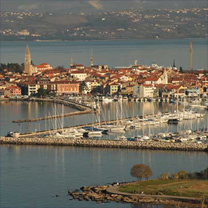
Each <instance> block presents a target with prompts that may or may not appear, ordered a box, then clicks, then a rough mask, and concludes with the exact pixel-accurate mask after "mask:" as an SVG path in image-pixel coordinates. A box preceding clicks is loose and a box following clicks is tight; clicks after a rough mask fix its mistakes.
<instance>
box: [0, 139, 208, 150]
mask: <svg viewBox="0 0 208 208" xmlns="http://www.w3.org/2000/svg"><path fill="white" fill-rule="evenodd" d="M1 144H11V145H50V146H74V147H90V148H116V149H118V148H121V149H145V150H147V149H149V150H171V151H174V150H175V151H203V152H206V151H207V150H208V148H207V144H197V143H171V142H156V141H146V142H141V141H113V140H95V139H94V140H93V139H65V138H55V137H50V138H49V137H48V138H38V137H34V138H12V137H0V145H1Z"/></svg>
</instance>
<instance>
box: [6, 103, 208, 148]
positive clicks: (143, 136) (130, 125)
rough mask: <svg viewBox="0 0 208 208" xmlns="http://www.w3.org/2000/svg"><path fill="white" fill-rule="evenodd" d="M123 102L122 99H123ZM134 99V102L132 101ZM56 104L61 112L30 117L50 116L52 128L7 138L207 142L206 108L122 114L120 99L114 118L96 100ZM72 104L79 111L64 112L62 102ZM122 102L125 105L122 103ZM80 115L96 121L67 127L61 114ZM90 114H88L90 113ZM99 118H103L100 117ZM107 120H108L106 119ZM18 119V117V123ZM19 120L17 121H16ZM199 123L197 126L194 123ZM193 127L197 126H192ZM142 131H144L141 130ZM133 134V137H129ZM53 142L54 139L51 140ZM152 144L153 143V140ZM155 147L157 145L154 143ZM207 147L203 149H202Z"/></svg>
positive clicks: (11, 134)
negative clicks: (130, 114) (135, 114)
mask: <svg viewBox="0 0 208 208" xmlns="http://www.w3.org/2000/svg"><path fill="white" fill-rule="evenodd" d="M37 101H41V102H43V101H44V102H52V103H54V100H53V99H51V100H50V99H46V100H43V99H42V100H36V102H37ZM123 102H125V101H123ZM131 102H134V101H131ZM57 103H59V104H61V105H62V113H61V114H59V115H58V114H56V113H55V115H51V116H49V117H43V118H36V119H30V121H33V122H34V121H40V120H46V119H49V122H50V120H51V122H52V123H53V125H52V126H53V128H50V129H49V130H42V131H38V130H36V131H35V132H26V133H18V132H15V133H13V132H9V133H8V134H7V137H8V138H10V137H13V138H18V137H20V138H30V137H34V138H37V137H43V139H46V138H57V139H87V138H91V139H98V138H99V140H106V141H107V140H109V141H113V140H114V141H129V142H133V141H134V142H135V141H139V142H145V141H149V142H150V141H151V142H153V143H154V142H155V141H157V142H165V143H167V142H169V143H191V144H193V143H195V144H200V143H203V144H205V145H207V144H208V137H207V136H208V132H207V126H206V125H204V126H201V122H203V121H204V119H205V111H204V112H203V111H202V112H200V113H199V112H196V111H193V110H191V109H187V110H186V109H185V107H184V108H182V109H181V110H180V111H179V110H178V105H177V106H176V109H177V110H176V111H174V112H173V113H161V112H160V111H158V112H157V114H147V115H145V114H144V111H143V113H142V115H141V116H139V115H137V116H134V117H127V114H125V113H124V112H125V110H126V109H125V107H124V106H125V105H124V104H123V103H122V102H114V109H112V110H113V111H114V119H112V118H111V119H112V120H111V119H110V118H109V117H108V116H109V115H107V114H104V113H103V112H102V111H104V109H101V111H99V112H97V111H94V110H93V109H95V107H94V108H93V106H94V105H97V106H98V105H101V104H100V103H98V102H97V104H96V103H95V104H86V103H85V104H83V103H84V102H83V101H81V102H78V103H77V104H76V103H75V102H74V101H68V100H67V99H60V100H59V99H56V100H55V104H53V105H56V104H57ZM72 103H73V106H76V109H79V110H80V111H75V112H72V113H68V114H64V107H63V106H64V105H65V107H66V106H67V105H68V104H70V106H72V105H71V104H72ZM123 105H124V106H123ZM79 112H80V113H81V114H83V113H84V114H85V113H87V114H91V115H92V116H93V119H92V121H93V120H95V121H97V122H95V123H89V122H88V123H86V124H81V125H74V126H73V125H71V126H70V127H66V126H65V124H64V117H65V116H68V115H71V116H72V115H73V116H75V115H77V116H78V115H79V114H80V113H79ZM89 116H90V115H89ZM101 117H102V119H101ZM106 119H108V120H106ZM20 121H21V120H19V122H20ZM26 121H27V120H22V121H21V122H26ZM16 122H17V123H18V121H16ZM183 122H184V123H186V122H190V124H191V126H190V127H189V128H188V129H187V128H185V127H184V129H178V127H177V126H178V124H179V123H183ZM197 124H198V125H197ZM169 125H173V126H176V127H177V128H176V130H175V131H167V129H166V131H164V130H163V131H162V130H157V132H155V131H154V130H153V129H154V128H155V127H156V128H158V129H160V128H161V127H162V126H166V128H168V126H169ZM193 127H196V128H195V129H193ZM138 131H140V134H136V132H138ZM144 131H145V132H144ZM131 132H134V133H131ZM132 134H134V136H132ZM54 141H56V140H54ZM154 144H155V143H154ZM156 146H157V145H156ZM155 148H156V147H155ZM204 149H206V148H204Z"/></svg>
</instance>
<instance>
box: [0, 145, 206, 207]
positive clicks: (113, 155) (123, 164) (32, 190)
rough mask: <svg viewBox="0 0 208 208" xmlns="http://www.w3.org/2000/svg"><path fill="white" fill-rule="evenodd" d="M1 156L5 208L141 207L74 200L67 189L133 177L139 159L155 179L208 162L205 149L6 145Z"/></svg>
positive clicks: (0, 188) (1, 201) (0, 198)
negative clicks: (203, 150)
mask: <svg viewBox="0 0 208 208" xmlns="http://www.w3.org/2000/svg"><path fill="white" fill-rule="evenodd" d="M0 154H1V159H0V160H1V169H0V176H1V177H0V179H1V181H0V182H1V186H0V193H1V194H0V207H5V208H6V207H7V208H17V207H18V208H23V207H24V208H30V207H31V208H35V207H36V208H37V207H38V208H43V207H49V208H50V207H54V208H55V207H60V208H62V207H70V208H93V207H102V208H104V207H109V208H117V207H118V208H124V207H127V208H130V207H141V205H138V206H133V205H130V204H121V203H120V204H117V203H110V204H96V203H94V202H79V201H70V200H69V197H68V196H67V190H73V189H76V188H80V187H81V186H83V185H100V184H107V183H109V182H114V181H132V180H134V179H133V178H132V177H131V176H130V169H131V167H132V166H133V165H134V164H137V163H145V164H147V165H149V166H150V167H151V168H152V170H153V173H154V177H157V176H159V175H160V174H161V173H164V172H170V173H173V172H176V171H179V170H181V169H183V170H186V171H196V170H202V169H204V168H206V167H207V164H208V163H207V162H208V157H207V153H204V152H177V151H171V152H168V151H149V150H125V149H96V148H94V149H93V148H92V149H90V148H73V147H48V146H6V145H1V146H0ZM55 195H59V197H55ZM142 207H144V208H147V207H150V206H148V205H145V206H142ZM161 207H162V206H161Z"/></svg>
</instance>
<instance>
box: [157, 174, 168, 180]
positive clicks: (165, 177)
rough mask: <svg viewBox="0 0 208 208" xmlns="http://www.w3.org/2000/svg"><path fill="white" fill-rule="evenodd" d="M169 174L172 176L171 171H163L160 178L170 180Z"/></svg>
mask: <svg viewBox="0 0 208 208" xmlns="http://www.w3.org/2000/svg"><path fill="white" fill-rule="evenodd" d="M169 176H170V173H163V174H162V175H161V176H160V177H159V179H161V180H168V179H169Z"/></svg>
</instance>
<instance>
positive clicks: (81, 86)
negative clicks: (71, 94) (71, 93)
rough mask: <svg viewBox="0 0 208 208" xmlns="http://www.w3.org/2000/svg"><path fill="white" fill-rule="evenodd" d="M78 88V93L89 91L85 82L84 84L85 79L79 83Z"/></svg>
mask: <svg viewBox="0 0 208 208" xmlns="http://www.w3.org/2000/svg"><path fill="white" fill-rule="evenodd" d="M79 90H80V93H83V92H86V91H87V92H88V91H89V89H88V87H87V84H86V82H85V81H82V82H81V83H80V87H79Z"/></svg>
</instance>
